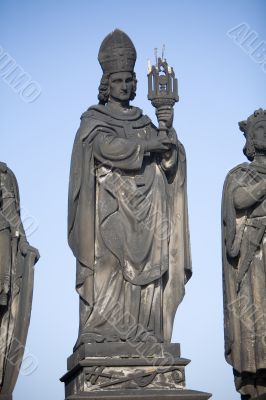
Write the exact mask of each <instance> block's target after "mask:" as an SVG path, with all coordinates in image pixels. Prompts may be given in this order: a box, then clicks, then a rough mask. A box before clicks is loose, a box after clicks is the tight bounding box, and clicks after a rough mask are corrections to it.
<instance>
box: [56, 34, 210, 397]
mask: <svg viewBox="0 0 266 400" xmlns="http://www.w3.org/2000/svg"><path fill="white" fill-rule="evenodd" d="M98 58H99V62H100V64H101V67H102V69H103V76H102V79H101V82H100V87H99V95H98V99H99V104H98V105H95V106H92V107H90V108H89V109H88V110H87V111H86V112H85V113H84V114H83V115H82V117H81V125H80V129H79V130H78V132H77V135H76V138H75V142H74V146H73V153H72V160H71V170H70V180H69V212H68V239H69V245H70V247H71V249H72V251H73V253H74V255H75V257H76V261H77V282H76V288H77V291H78V293H79V296H80V326H79V335H78V340H77V342H76V344H75V347H74V354H73V355H72V356H70V357H69V359H68V372H67V374H66V375H65V376H64V377H63V378H62V379H61V380H62V381H63V382H64V383H65V389H66V399H68V400H69V399H71V398H73V399H75V398H79V396H81V397H80V398H83V397H84V396H85V397H84V398H87V397H88V398H94V397H95V396H96V397H97V398H102V399H105V398H109V397H110V396H111V398H115V399H118V398H121V399H122V398H125V399H131V398H135V396H138V397H137V398H142V397H143V398H147V399H148V398H153V399H154V398H157V397H158V398H164V397H163V396H166V397H168V398H175V396H179V397H180V395H181V398H191V399H192V398H202V399H207V398H208V397H209V395H208V394H200V393H197V392H190V391H188V390H186V389H185V366H186V365H187V363H188V362H189V361H188V360H185V359H182V358H180V346H179V345H177V344H170V342H171V337H172V330H173V323H174V318H175V313H176V310H177V307H178V306H179V304H180V302H181V301H182V299H183V296H184V291H185V288H184V286H185V284H186V283H187V281H188V280H189V279H190V277H191V274H192V270H191V258H190V241H189V227H188V210H187V193H186V190H187V189H186V154H185V150H184V147H183V145H182V144H181V142H180V141H179V140H178V138H177V135H176V132H175V130H174V128H173V106H174V104H175V102H177V101H178V93H177V80H176V78H175V75H174V72H173V69H172V68H170V67H169V66H168V64H167V62H166V60H165V59H160V58H158V60H157V65H156V66H153V67H152V68H151V70H150V71H149V79H148V91H149V99H150V100H151V101H152V104H153V106H154V107H155V108H156V116H157V119H158V125H159V126H158V128H156V127H155V126H154V124H153V123H152V122H151V120H150V119H149V117H148V116H146V115H143V113H142V110H140V109H139V108H137V107H134V106H131V105H130V101H131V100H133V99H134V97H135V94H136V83H137V81H136V75H135V72H134V65H135V61H136V50H135V47H134V45H133V43H132V41H131V39H130V38H129V37H128V36H127V35H126V34H125V33H124V32H122V31H120V30H117V29H116V30H115V31H113V32H112V33H110V34H109V35H108V36H107V37H106V38H105V39H104V41H103V43H102V45H101V47H100V51H99V57H98ZM159 70H160V73H159V72H158V71H159ZM121 393H123V394H122V395H121ZM193 395H195V396H197V395H198V397H191V396H193ZM82 396H83V397H82ZM182 396H183V397H182ZM189 396H190V397H189ZM200 396H203V397H200ZM96 397H95V398H96Z"/></svg>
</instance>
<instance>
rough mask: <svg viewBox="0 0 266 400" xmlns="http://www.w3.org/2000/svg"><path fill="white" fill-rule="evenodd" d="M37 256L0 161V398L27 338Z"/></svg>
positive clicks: (5, 395)
mask: <svg viewBox="0 0 266 400" xmlns="http://www.w3.org/2000/svg"><path fill="white" fill-rule="evenodd" d="M38 259H39V253H38V250H37V249H35V248H34V247H31V246H30V245H29V243H28V241H27V238H26V234H25V231H24V228H23V224H22V221H21V217H20V202H19V191H18V185H17V180H16V178H15V175H14V174H13V172H12V171H11V170H10V169H9V168H8V167H7V166H6V164H4V163H2V162H0V346H1V352H0V399H3V400H11V399H12V392H13V390H14V386H15V384H16V380H17V377H18V373H19V368H20V365H21V362H22V358H23V353H24V349H25V343H26V338H27V332H28V326H29V320H30V312H31V302H32V291H33V274H34V271H33V266H34V264H35V263H36V262H37V261H38Z"/></svg>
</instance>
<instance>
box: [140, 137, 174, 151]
mask: <svg viewBox="0 0 266 400" xmlns="http://www.w3.org/2000/svg"><path fill="white" fill-rule="evenodd" d="M171 145H172V142H171V140H170V139H169V138H168V136H166V135H164V136H158V137H157V138H155V139H152V140H149V141H148V142H147V144H146V150H147V151H150V152H154V153H163V152H166V151H169V149H170V148H171Z"/></svg>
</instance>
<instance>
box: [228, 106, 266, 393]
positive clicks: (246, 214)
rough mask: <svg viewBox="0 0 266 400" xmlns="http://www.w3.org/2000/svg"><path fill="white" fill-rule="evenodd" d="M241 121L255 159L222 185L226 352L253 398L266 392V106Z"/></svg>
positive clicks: (249, 155)
mask: <svg viewBox="0 0 266 400" xmlns="http://www.w3.org/2000/svg"><path fill="white" fill-rule="evenodd" d="M239 126H240V130H241V131H242V132H244V136H245V138H246V145H245V147H244V154H245V155H246V156H247V158H248V159H249V160H250V161H251V162H250V163H243V164H240V165H238V166H237V167H235V168H234V169H232V170H231V171H230V172H229V174H228V175H227V178H226V180H225V184H224V192H223V208H222V222H223V282H224V314H225V320H224V324H225V325H224V327H225V356H226V360H227V361H228V362H229V364H231V365H232V366H233V368H234V375H235V384H236V389H237V390H238V391H239V393H241V395H242V398H243V400H244V399H245V400H249V399H257V398H261V397H259V396H262V395H264V396H266V235H265V230H266V110H262V109H259V110H257V111H255V112H254V114H253V115H251V116H250V117H249V118H248V119H247V121H242V122H240V123H239ZM263 398H265V397H263Z"/></svg>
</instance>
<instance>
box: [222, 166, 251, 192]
mask: <svg viewBox="0 0 266 400" xmlns="http://www.w3.org/2000/svg"><path fill="white" fill-rule="evenodd" d="M249 173H250V164H249V163H247V162H244V163H242V164H238V165H236V166H235V167H234V168H232V169H231V170H230V171H229V172H228V173H227V175H226V177H225V180H224V186H223V192H224V193H225V192H227V190H229V188H230V187H231V188H232V185H233V187H234V186H238V185H239V184H242V183H243V182H244V181H245V176H248V174H249Z"/></svg>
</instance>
